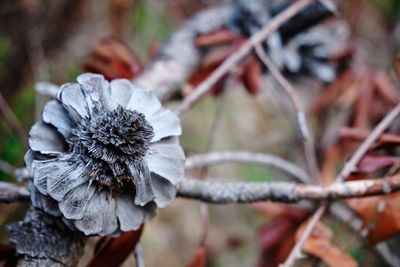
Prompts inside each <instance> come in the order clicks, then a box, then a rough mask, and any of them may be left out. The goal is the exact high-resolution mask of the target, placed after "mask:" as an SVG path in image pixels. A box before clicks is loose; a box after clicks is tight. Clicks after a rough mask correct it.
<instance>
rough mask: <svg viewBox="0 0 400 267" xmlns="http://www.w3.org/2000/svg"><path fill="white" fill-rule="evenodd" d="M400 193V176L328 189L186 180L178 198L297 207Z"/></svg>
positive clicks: (290, 184) (342, 184)
mask: <svg viewBox="0 0 400 267" xmlns="http://www.w3.org/2000/svg"><path fill="white" fill-rule="evenodd" d="M399 190H400V174H398V175H395V176H391V177H386V178H381V179H368V180H358V181H350V182H344V183H334V184H331V185H328V186H321V185H304V184H298V183H290V182H265V183H259V182H253V183H250V182H211V181H198V180H194V179H186V180H184V181H183V182H182V183H181V184H180V186H179V190H178V196H180V197H184V198H190V199H196V200H200V201H204V202H208V203H215V204H228V203H251V202H257V201H266V200H270V201H275V202H285V203H295V202H299V201H301V200H314V201H315V200H318V201H322V200H335V199H342V198H354V197H367V196H373V195H384V194H389V193H392V192H397V191H399Z"/></svg>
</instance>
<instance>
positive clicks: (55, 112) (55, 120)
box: [42, 100, 74, 138]
mask: <svg viewBox="0 0 400 267" xmlns="http://www.w3.org/2000/svg"><path fill="white" fill-rule="evenodd" d="M66 113H67V111H66V110H65V109H64V108H63V107H62V106H61V104H60V103H59V102H58V101H57V100H52V101H50V102H48V103H47V104H46V105H45V106H44V109H43V113H42V117H43V121H44V122H47V123H48V124H51V125H53V126H55V127H56V128H57V130H58V132H60V133H61V134H62V135H63V136H64V137H65V138H67V137H68V136H69V135H70V134H71V128H72V127H73V125H74V123H73V122H72V121H71V119H70V118H69V117H68V116H67V114H66Z"/></svg>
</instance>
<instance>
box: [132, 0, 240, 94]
mask: <svg viewBox="0 0 400 267" xmlns="http://www.w3.org/2000/svg"><path fill="white" fill-rule="evenodd" d="M234 8H235V6H234V5H230V6H228V5H226V6H225V5H221V6H218V7H213V8H210V9H208V10H205V11H203V12H200V13H198V14H197V15H196V16H194V17H192V18H191V19H189V20H188V21H187V22H186V23H185V24H183V25H182V27H180V28H179V29H178V30H177V31H176V32H175V33H174V34H173V35H172V36H171V38H170V39H169V40H168V42H167V43H166V44H165V45H164V46H163V47H162V48H161V50H160V52H159V53H158V54H157V56H156V58H155V59H154V60H153V61H152V62H151V63H150V64H149V65H148V66H147V67H146V69H145V70H144V71H143V72H142V73H140V74H139V76H138V77H136V78H135V79H134V80H133V83H135V84H137V85H139V86H142V87H144V88H148V89H151V90H153V91H154V92H155V94H156V95H157V96H158V97H159V98H160V99H161V100H162V101H166V100H167V99H169V98H170V97H171V96H172V95H173V94H174V93H176V92H177V91H178V90H179V89H180V88H181V86H182V85H183V84H185V83H186V81H187V79H188V78H189V76H190V75H191V74H192V73H193V71H194V70H195V69H196V68H197V66H198V64H199V62H200V59H201V51H200V50H199V49H198V48H197V46H196V44H195V43H194V41H193V40H194V38H195V37H196V36H197V35H198V34H204V33H207V32H210V31H212V30H215V29H218V28H220V27H222V26H223V25H224V24H225V23H227V22H228V20H229V18H230V16H231V14H232V12H233V10H234Z"/></svg>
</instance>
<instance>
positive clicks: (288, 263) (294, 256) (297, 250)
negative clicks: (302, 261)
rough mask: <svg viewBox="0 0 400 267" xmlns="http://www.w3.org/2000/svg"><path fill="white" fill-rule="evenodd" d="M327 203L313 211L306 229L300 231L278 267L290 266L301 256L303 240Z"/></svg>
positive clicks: (322, 212)
mask: <svg viewBox="0 0 400 267" xmlns="http://www.w3.org/2000/svg"><path fill="white" fill-rule="evenodd" d="M326 207H327V205H326V204H324V205H322V206H320V207H319V208H318V210H317V211H316V212H315V213H314V215H313V216H312V217H311V219H310V221H309V222H308V224H307V226H306V229H304V232H303V233H302V235H301V237H300V239H299V240H298V241H297V243H296V245H295V246H294V248H293V249H292V251H291V253H290V254H289V256H288V258H287V259H286V261H285V262H284V263H283V264H280V265H279V267H290V266H292V265H293V264H294V262H295V261H296V260H297V259H299V258H302V254H301V250H302V247H303V244H304V242H305V241H306V240H307V238H308V236H309V235H310V234H311V232H312V230H313V229H314V226H315V225H316V224H317V222H318V221H319V219H320V218H321V216H322V215H323V214H324V212H325V209H326Z"/></svg>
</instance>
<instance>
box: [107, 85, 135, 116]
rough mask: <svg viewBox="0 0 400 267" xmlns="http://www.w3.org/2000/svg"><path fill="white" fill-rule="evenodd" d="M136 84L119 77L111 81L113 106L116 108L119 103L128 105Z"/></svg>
mask: <svg viewBox="0 0 400 267" xmlns="http://www.w3.org/2000/svg"><path fill="white" fill-rule="evenodd" d="M133 90H134V86H133V85H132V82H131V81H129V80H126V79H117V80H113V81H111V100H112V108H113V109H115V108H117V107H118V105H121V106H123V107H126V105H128V103H129V99H130V98H131V96H132V92H133Z"/></svg>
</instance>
